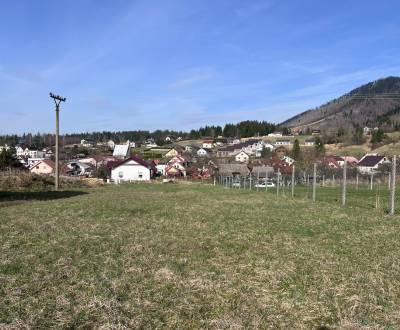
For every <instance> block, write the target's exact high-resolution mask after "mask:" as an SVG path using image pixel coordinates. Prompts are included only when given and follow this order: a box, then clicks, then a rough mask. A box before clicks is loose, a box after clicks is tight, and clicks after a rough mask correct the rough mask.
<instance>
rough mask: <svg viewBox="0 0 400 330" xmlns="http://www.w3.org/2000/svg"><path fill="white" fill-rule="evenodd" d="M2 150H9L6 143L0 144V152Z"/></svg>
mask: <svg viewBox="0 0 400 330" xmlns="http://www.w3.org/2000/svg"><path fill="white" fill-rule="evenodd" d="M3 150H5V151H8V150H10V147H9V146H8V145H7V144H5V145H4V146H0V152H3Z"/></svg>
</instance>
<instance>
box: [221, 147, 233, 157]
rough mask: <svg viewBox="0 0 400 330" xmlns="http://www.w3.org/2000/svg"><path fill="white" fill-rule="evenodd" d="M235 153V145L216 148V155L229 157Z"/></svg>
mask: <svg viewBox="0 0 400 330" xmlns="http://www.w3.org/2000/svg"><path fill="white" fill-rule="evenodd" d="M234 153H235V146H227V147H225V148H220V149H218V150H217V157H219V158H223V157H229V156H232V155H233V154H234Z"/></svg>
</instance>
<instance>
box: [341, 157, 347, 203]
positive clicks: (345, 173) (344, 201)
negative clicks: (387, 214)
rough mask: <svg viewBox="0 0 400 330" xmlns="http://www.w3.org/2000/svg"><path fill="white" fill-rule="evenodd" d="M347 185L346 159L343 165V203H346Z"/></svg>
mask: <svg viewBox="0 0 400 330" xmlns="http://www.w3.org/2000/svg"><path fill="white" fill-rule="evenodd" d="M346 185H347V160H346V159H345V160H344V165H343V186H342V205H343V206H345V205H346Z"/></svg>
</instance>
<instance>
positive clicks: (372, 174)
mask: <svg viewBox="0 0 400 330" xmlns="http://www.w3.org/2000/svg"><path fill="white" fill-rule="evenodd" d="M373 188H374V172H371V190H372V189H373Z"/></svg>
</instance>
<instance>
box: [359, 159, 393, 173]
mask: <svg viewBox="0 0 400 330" xmlns="http://www.w3.org/2000/svg"><path fill="white" fill-rule="evenodd" d="M384 163H389V160H388V159H387V158H386V157H385V156H379V155H377V154H366V155H365V156H364V157H362V158H361V159H360V161H359V162H358V164H357V165H358V171H359V172H360V173H361V174H372V173H376V172H378V169H379V166H380V165H382V164H384Z"/></svg>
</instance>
